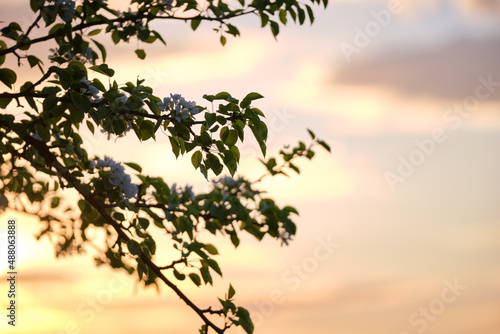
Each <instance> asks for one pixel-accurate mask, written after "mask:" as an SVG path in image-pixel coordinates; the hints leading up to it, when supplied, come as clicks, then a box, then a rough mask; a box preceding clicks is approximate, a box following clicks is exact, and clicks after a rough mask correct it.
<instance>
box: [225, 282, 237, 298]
mask: <svg viewBox="0 0 500 334" xmlns="http://www.w3.org/2000/svg"><path fill="white" fill-rule="evenodd" d="M235 293H236V291H234V288H233V286H232V285H231V284H229V291H228V292H227V299H231V298H233V297H234V294H235Z"/></svg>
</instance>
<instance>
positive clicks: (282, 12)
mask: <svg viewBox="0 0 500 334" xmlns="http://www.w3.org/2000/svg"><path fill="white" fill-rule="evenodd" d="M279 17H280V21H281V23H283V24H286V21H287V20H286V10H284V9H281V10H280V14H279Z"/></svg>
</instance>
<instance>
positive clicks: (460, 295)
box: [0, 0, 500, 334]
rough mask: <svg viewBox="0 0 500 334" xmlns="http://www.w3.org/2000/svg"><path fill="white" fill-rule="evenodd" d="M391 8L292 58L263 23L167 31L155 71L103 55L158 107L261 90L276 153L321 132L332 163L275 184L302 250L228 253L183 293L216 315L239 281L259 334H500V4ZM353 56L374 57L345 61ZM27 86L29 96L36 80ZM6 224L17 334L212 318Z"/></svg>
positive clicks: (296, 46) (327, 26)
mask: <svg viewBox="0 0 500 334" xmlns="http://www.w3.org/2000/svg"><path fill="white" fill-rule="evenodd" d="M395 3H397V4H399V5H400V6H401V11H400V12H398V13H397V14H390V15H388V16H387V15H386V16H384V15H382V14H380V13H381V11H384V13H386V14H387V13H389V12H388V11H387V10H388V7H389V4H390V2H387V1H375V0H373V1H368V0H358V1H348V0H345V1H339V0H337V1H331V3H330V5H329V6H328V8H327V9H326V10H323V9H320V8H317V9H316V10H315V15H316V21H315V23H314V24H313V25H312V26H308V25H306V26H303V27H297V26H294V25H293V24H292V25H289V26H288V27H287V28H286V29H283V30H282V32H281V34H280V35H279V36H278V42H276V41H275V40H274V39H273V37H272V35H271V33H270V32H269V31H268V30H267V29H266V30H262V29H259V28H258V27H259V22H258V21H257V19H256V18H251V17H249V18H244V19H241V20H239V21H237V23H239V27H240V28H241V31H242V36H241V37H240V38H238V39H229V40H228V44H227V45H226V46H225V47H222V46H220V44H219V43H218V36H217V35H216V34H215V33H213V32H212V30H211V29H212V28H213V27H215V26H212V25H210V24H208V23H205V22H203V23H202V24H201V25H200V27H199V29H198V31H196V32H195V33H193V32H192V31H190V28H189V26H188V25H187V24H184V23H179V22H174V23H170V22H162V23H161V25H157V26H156V27H157V29H158V30H160V31H161V32H163V33H164V36H165V39H166V41H167V44H168V46H167V47H166V48H165V47H163V46H161V45H160V44H158V45H153V46H149V45H144V48H145V49H146V52H147V55H148V56H147V58H146V61H139V60H137V59H136V58H135V55H134V54H133V50H134V49H135V47H136V45H135V42H132V43H130V44H125V45H122V46H119V47H117V48H109V49H108V53H109V60H108V64H109V65H110V66H111V67H113V68H115V69H116V70H117V74H116V80H117V81H118V82H120V83H125V82H126V81H135V78H136V76H137V74H139V76H140V77H141V78H145V79H146V80H147V81H146V84H149V85H150V86H152V87H153V88H154V89H155V93H156V95H158V96H166V95H168V94H169V93H182V94H183V96H185V97H186V98H187V99H189V100H196V101H198V102H201V101H202V99H201V96H202V95H203V94H205V93H216V92H219V91H229V92H231V94H232V95H233V96H236V97H242V96H244V95H245V94H246V93H248V92H251V91H257V92H260V93H261V94H262V95H264V96H265V97H266V98H265V99H264V100H260V101H259V102H258V103H257V105H258V106H259V107H260V108H261V109H262V110H264V111H265V113H266V114H267V120H268V126H269V129H270V137H269V150H268V151H269V152H277V151H278V150H279V149H280V147H281V146H282V145H283V144H288V143H291V144H293V143H295V142H296V141H297V140H298V139H300V140H307V139H308V136H307V132H306V128H310V129H312V130H313V131H314V132H315V133H317V135H318V136H319V137H321V138H322V139H325V140H326V141H327V142H328V143H330V144H331V146H332V154H327V153H326V152H320V151H318V154H317V156H316V157H315V158H314V160H313V162H312V163H310V162H307V161H306V162H304V163H302V164H300V166H301V167H302V174H301V175H300V176H294V177H292V178H285V177H283V178H275V179H272V180H266V181H265V182H264V183H263V187H264V188H266V189H268V190H269V193H270V195H271V196H274V197H275V198H276V199H277V201H278V202H279V203H280V204H281V205H284V204H291V205H295V206H296V207H297V208H298V209H299V211H300V213H301V215H300V218H299V219H298V234H297V236H296V239H295V240H294V241H293V242H292V244H291V245H290V246H289V247H280V246H279V244H278V243H276V242H272V241H270V240H264V241H263V242H261V243H258V242H256V241H254V240H252V239H248V240H244V241H245V242H242V245H241V246H240V247H239V248H238V249H237V250H234V249H233V248H232V247H231V245H230V244H229V243H228V242H226V241H224V240H221V239H217V241H215V242H216V244H217V246H218V247H219V249H220V251H221V253H222V255H221V256H219V260H220V263H221V267H222V268H223V271H224V274H225V275H224V280H218V281H216V283H215V284H214V288H213V289H212V288H208V289H197V288H193V287H187V291H188V294H189V296H191V297H192V298H193V299H194V300H195V301H196V302H197V303H198V304H200V305H203V306H204V305H207V306H208V305H210V303H211V304H213V305H216V299H215V296H216V295H219V296H221V295H223V293H224V292H225V291H227V286H228V282H231V283H232V284H233V286H234V287H235V288H236V290H237V294H236V298H237V302H239V303H241V304H243V305H244V306H246V307H247V308H248V309H249V310H250V311H251V312H252V314H253V316H254V321H255V324H256V333H260V334H268V333H290V334H296V333H297V334H298V333H305V332H308V333H318V334H327V333H328V334H330V333H335V334H365V333H370V334H414V333H423V332H425V333H427V334H470V333H481V334H498V333H499V332H500V298H499V297H500V266H499V264H500V206H499V205H498V199H499V195H500V173H499V172H500V112H499V107H500V67H499V66H498V60H499V59H500V20H499V18H500V1H497V0H454V1H451V0H426V1H411V0H401V1H395ZM1 6H2V14H0V20H2V21H10V20H16V21H18V22H22V23H24V24H25V25H26V24H27V23H28V22H30V20H31V19H32V14H31V13H30V12H29V9H28V4H27V2H25V1H6V0H2V1H1ZM374 13H378V14H377V15H374ZM381 15H382V17H385V18H386V21H384V22H386V23H384V26H382V25H380V24H377V23H376V22H377V21H376V19H375V17H376V16H378V17H381ZM377 27H378V28H377ZM366 29H368V31H367V32H368V33H369V35H370V36H368V35H367V36H368V37H367V38H365V42H366V43H364V44H362V45H360V44H359V43H358V44H356V41H358V42H359V41H360V39H363V38H362V37H360V36H359V35H360V31H366ZM370 29H372V30H370ZM365 33H366V32H365ZM347 44H349V45H351V46H353V47H357V48H358V51H359V52H356V53H353V54H351V56H349V57H346V55H345V52H343V51H342V48H341V46H342V45H343V46H344V47H345V45H347ZM108 45H109V43H108ZM49 47H52V45H50V46H49V45H43V48H41V49H40V52H44V51H43V50H46V49H48V48H49ZM141 47H142V45H141ZM351 50H352V49H351ZM46 63H48V61H46ZM22 71H23V72H22V73H21V78H20V79H18V80H19V81H20V82H21V80H22V79H23V78H24V79H28V77H30V75H33V73H32V72H29V71H28V70H27V69H22ZM34 75H35V76H38V73H35V74H34ZM488 81H489V82H490V84H489V85H488V84H485V82H488ZM497 82H498V83H497ZM478 86H479V87H480V88H477V87H478ZM478 92H480V93H481V94H482V95H481V96H479V95H477V94H478ZM486 93H487V95H488V96H487V97H485V96H486V95H485V94H486ZM476 98H479V99H476ZM459 110H462V113H460V112H459ZM15 112H19V111H18V110H15ZM433 133H434V134H436V133H437V134H439V142H437V141H435V140H433V139H432V138H433ZM84 138H85V139H86V140H87V144H86V148H87V149H88V150H89V153H91V154H100V155H104V154H110V155H112V156H113V157H114V158H115V159H117V160H119V161H137V162H139V163H140V164H141V165H142V166H143V167H144V170H145V172H147V173H150V174H153V175H160V176H163V177H164V178H165V180H166V181H167V182H169V183H170V182H177V183H180V184H183V183H189V184H192V185H194V186H195V187H197V188H198V189H203V188H204V187H206V182H205V181H204V179H203V177H202V176H201V174H200V173H199V172H196V171H194V170H193V169H192V167H191V163H190V161H189V158H184V159H180V160H178V161H176V160H175V158H174V156H173V154H172V153H171V151H170V146H169V144H168V141H167V140H165V138H160V139H158V140H157V141H156V142H147V143H143V144H139V143H138V142H137V140H136V139H134V138H125V139H120V140H118V141H116V142H113V141H107V140H106V138H105V136H97V137H95V138H93V137H91V136H90V134H88V133H87V134H86V135H85V134H84ZM417 143H421V144H420V146H419V144H417ZM422 145H423V146H422ZM241 151H242V161H241V167H240V170H239V172H240V174H242V175H248V176H250V177H257V176H259V175H260V174H261V173H262V172H263V169H262V167H261V166H259V163H258V162H257V161H256V159H255V158H256V157H258V156H259V155H258V146H257V144H256V143H253V142H250V143H246V144H244V145H243V147H242V148H241ZM424 151H427V153H425V152H424ZM419 152H420V153H419ZM405 161H407V162H405ZM412 161H413V165H414V166H412V165H411V163H412ZM403 165H405V166H403ZM408 166H410V167H408ZM399 172H402V173H406V174H405V176H404V177H400V178H394V177H395V175H397V174H398V173H399ZM391 173H392V174H391ZM388 177H389V179H390V180H392V181H389V182H388ZM394 180H396V181H394ZM8 217H16V218H17V219H18V222H19V234H20V241H19V250H20V255H19V264H18V270H19V272H20V275H19V282H18V283H19V286H18V289H19V300H18V304H19V318H18V321H19V326H18V327H16V328H15V329H12V328H10V326H7V325H6V321H5V318H4V320H2V321H1V323H0V330H1V332H2V333H23V334H25V333H26V334H28V333H43V334H55V333H57V334H59V333H96V334H104V333H120V334H133V333H137V332H141V333H148V334H157V333H158V334H159V333H179V334H183V333H195V332H197V328H198V327H199V324H200V321H199V319H198V317H197V316H196V315H195V314H194V313H193V312H192V311H190V310H189V309H188V308H187V307H186V306H185V305H184V304H183V303H182V302H181V301H180V300H179V299H178V298H177V297H176V296H175V295H174V294H173V293H172V292H171V291H169V290H168V289H166V288H162V293H161V295H158V294H156V293H155V291H153V290H146V291H144V290H142V289H138V290H137V289H136V287H134V283H133V280H132V279H130V278H125V279H120V280H117V278H116V277H117V274H116V273H113V272H110V271H108V270H106V269H102V268H95V267H94V264H93V261H92V258H91V256H88V255H87V256H85V255H84V256H79V257H72V258H66V259H62V260H61V259H59V260H56V259H55V258H54V251H53V247H52V246H51V244H50V243H49V241H48V240H43V241H41V242H36V241H35V240H34V238H33V234H35V233H36V232H37V231H38V230H39V223H38V222H37V220H36V219H35V218H33V217H25V216H22V215H19V214H17V213H13V212H7V213H6V214H4V215H3V216H2V217H1V219H2V220H3V221H6V219H7V218H8ZM2 225H4V224H2ZM4 232H5V228H2V233H4ZM3 240H4V239H3ZM328 244H331V247H330V248H328V247H327V249H324V247H325V245H328ZM318 247H319V248H318ZM4 248H5V247H3V246H2V250H1V251H2V252H4V253H5V250H4ZM160 249H161V248H160ZM327 250H331V252H327ZM4 253H2V254H4ZM2 258H3V259H5V258H6V256H4V255H2ZM5 265H6V263H5V261H3V263H0V266H1V268H2V269H5ZM2 272H5V270H3V271H2ZM118 277H119V276H118ZM450 285H455V290H453V289H451V288H450V287H449V286H450ZM6 290H7V286H6V284H5V282H4V281H2V282H1V283H0V291H1V292H0V293H1V295H2V296H3V295H4V292H5V291H6ZM110 291H111V293H110ZM451 297H453V298H451ZM452 299H453V300H452ZM0 300H1V303H4V302H5V301H6V300H7V298H6V297H5V296H3V297H2V298H1V299H0ZM95 300H97V302H96V304H95V306H92V305H93V304H92V303H94V302H93V301H95ZM2 305H3V304H2ZM2 308H3V306H2ZM2 313H3V312H2ZM77 330H80V332H78V331H77ZM233 332H234V333H239V332H238V331H233ZM233 332H232V333H233ZM240 332H241V331H240Z"/></svg>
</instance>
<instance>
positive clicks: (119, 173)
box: [91, 156, 137, 200]
mask: <svg viewBox="0 0 500 334" xmlns="http://www.w3.org/2000/svg"><path fill="white" fill-rule="evenodd" d="M91 167H92V169H94V168H99V169H104V168H108V167H109V172H110V174H111V177H110V179H109V183H111V184H112V185H113V186H116V187H119V188H120V190H121V192H122V194H123V197H124V199H125V200H129V199H131V198H136V197H137V185H135V184H134V183H132V180H131V178H130V175H128V174H126V173H125V168H124V167H123V165H122V164H121V163H119V162H116V161H114V160H113V159H111V158H110V157H108V156H105V157H104V160H101V159H97V160H94V161H91Z"/></svg>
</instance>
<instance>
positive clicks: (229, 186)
mask: <svg viewBox="0 0 500 334" xmlns="http://www.w3.org/2000/svg"><path fill="white" fill-rule="evenodd" d="M212 183H213V184H214V187H215V188H218V189H219V190H220V192H221V193H222V199H223V200H226V199H227V197H228V196H229V195H230V194H232V195H235V194H237V193H240V194H241V195H243V196H245V197H247V198H252V197H254V196H255V195H256V193H255V192H254V191H253V190H252V189H251V188H250V183H249V182H248V181H245V179H244V178H243V177H241V176H240V177H238V178H237V179H234V178H232V177H230V176H227V175H226V176H222V177H220V178H218V179H216V180H212Z"/></svg>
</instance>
